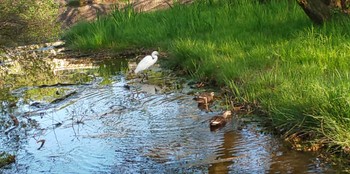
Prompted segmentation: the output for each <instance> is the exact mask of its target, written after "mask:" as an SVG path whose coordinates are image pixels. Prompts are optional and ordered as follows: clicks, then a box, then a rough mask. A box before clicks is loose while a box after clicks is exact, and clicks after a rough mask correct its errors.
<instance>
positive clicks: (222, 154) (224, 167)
mask: <svg viewBox="0 0 350 174" xmlns="http://www.w3.org/2000/svg"><path fill="white" fill-rule="evenodd" d="M235 137H236V135H235V133H234V131H228V132H225V133H224V136H223V141H222V144H221V145H220V146H219V147H218V149H221V151H219V152H218V156H217V158H219V159H224V160H223V162H219V163H213V164H212V165H211V166H210V167H209V169H208V170H209V173H212V174H214V173H228V172H229V166H231V165H232V164H233V161H234V160H232V159H231V157H232V156H233V154H232V151H231V149H233V147H234V145H235ZM225 159H228V160H225Z"/></svg>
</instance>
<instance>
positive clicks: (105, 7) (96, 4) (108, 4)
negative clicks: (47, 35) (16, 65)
mask: <svg viewBox="0 0 350 174" xmlns="http://www.w3.org/2000/svg"><path fill="white" fill-rule="evenodd" d="M58 1H59V4H60V10H59V12H60V15H59V18H58V20H59V21H60V22H62V28H67V27H70V26H72V25H73V24H74V23H76V22H78V21H81V20H88V21H91V20H94V19H96V17H98V16H100V15H105V14H108V13H110V12H111V11H113V10H114V9H116V8H122V7H124V6H125V5H127V2H125V1H123V0H80V2H78V1H77V3H76V4H73V3H70V2H71V1H72V0H58ZM192 1H193V0H179V2H180V3H190V2H192ZM129 2H130V4H131V5H132V6H133V7H134V8H135V10H136V11H138V12H142V11H151V10H155V9H163V8H169V7H171V5H172V4H173V2H174V1H173V0H130V1H129Z"/></svg>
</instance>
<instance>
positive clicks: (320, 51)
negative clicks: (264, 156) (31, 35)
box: [65, 0, 350, 149]
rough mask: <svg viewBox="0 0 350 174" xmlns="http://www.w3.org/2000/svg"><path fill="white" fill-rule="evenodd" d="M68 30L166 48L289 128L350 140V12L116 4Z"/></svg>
mask: <svg viewBox="0 0 350 174" xmlns="http://www.w3.org/2000/svg"><path fill="white" fill-rule="evenodd" d="M65 38H66V40H67V42H68V44H69V45H70V46H72V47H74V48H77V49H85V50H88V49H94V50H98V49H106V48H107V49H111V50H121V49H125V48H139V47H146V48H147V47H148V48H155V47H160V48H163V49H165V50H168V51H169V53H170V55H171V59H170V61H169V62H167V63H168V66H170V67H173V68H175V67H177V68H180V69H183V70H186V71H187V72H188V74H190V75H192V77H194V78H197V79H201V80H203V79H205V80H213V81H215V82H217V83H216V84H219V85H226V86H229V87H230V88H231V90H232V94H233V95H234V96H235V97H236V98H237V101H244V102H253V101H258V103H259V104H260V105H261V107H262V108H263V109H264V110H265V111H266V113H267V114H268V116H269V119H268V120H271V122H272V124H273V126H275V127H276V128H278V129H279V130H280V131H282V132H283V133H284V134H285V135H292V134H294V133H298V132H299V133H300V132H304V133H305V132H306V133H310V134H309V135H312V138H314V139H318V140H322V141H324V140H326V141H327V142H330V143H331V144H332V145H340V146H341V147H344V148H345V147H349V146H350V139H349V137H350V109H349V108H350V107H349V102H350V95H349V94H350V79H349V70H350V69H349V67H350V63H349V62H350V61H349V58H350V56H349V55H350V44H349V42H348V41H349V39H350V20H349V19H348V18H341V19H334V20H333V21H330V22H328V23H326V24H324V25H322V26H314V25H313V24H312V23H311V21H309V20H308V18H307V16H306V15H305V14H304V12H303V10H302V9H301V8H300V7H299V6H298V5H297V4H296V2H295V1H277V0H276V1H273V0H272V1H269V2H268V3H263V4H261V3H259V2H258V1H248V0H220V1H219V0H217V1H215V0H202V1H195V2H194V3H193V4H191V5H187V6H184V5H179V4H175V5H174V6H173V7H172V8H170V9H168V10H161V11H155V12H148V13H136V12H135V11H133V9H132V8H131V7H128V8H125V9H122V10H116V11H115V12H114V13H113V14H112V15H110V16H108V17H106V18H101V19H99V20H97V21H96V22H93V23H81V24H78V25H76V26H75V27H73V28H72V29H71V30H70V31H68V32H67V33H66V35H65ZM345 149H346V148H345Z"/></svg>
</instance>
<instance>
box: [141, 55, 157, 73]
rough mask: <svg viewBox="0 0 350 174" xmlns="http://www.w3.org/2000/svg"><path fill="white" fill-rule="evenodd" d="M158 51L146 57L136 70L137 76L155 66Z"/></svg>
mask: <svg viewBox="0 0 350 174" xmlns="http://www.w3.org/2000/svg"><path fill="white" fill-rule="evenodd" d="M158 55H159V53H158V51H153V52H152V54H151V55H147V56H146V57H144V58H143V59H142V60H141V61H140V62H139V64H138V65H137V67H136V69H135V74H137V73H139V72H141V71H143V70H146V69H148V68H149V67H151V66H152V65H153V64H155V63H156V62H157V60H158Z"/></svg>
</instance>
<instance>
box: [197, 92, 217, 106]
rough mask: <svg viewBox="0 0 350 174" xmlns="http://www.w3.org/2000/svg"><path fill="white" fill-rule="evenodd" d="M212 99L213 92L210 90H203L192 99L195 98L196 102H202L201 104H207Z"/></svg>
mask: <svg viewBox="0 0 350 174" xmlns="http://www.w3.org/2000/svg"><path fill="white" fill-rule="evenodd" d="M213 99H214V92H210V93H207V92H205V93H202V94H199V95H198V96H196V97H195V98H193V100H196V101H197V102H198V103H203V104H208V103H210V102H212V101H213Z"/></svg>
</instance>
